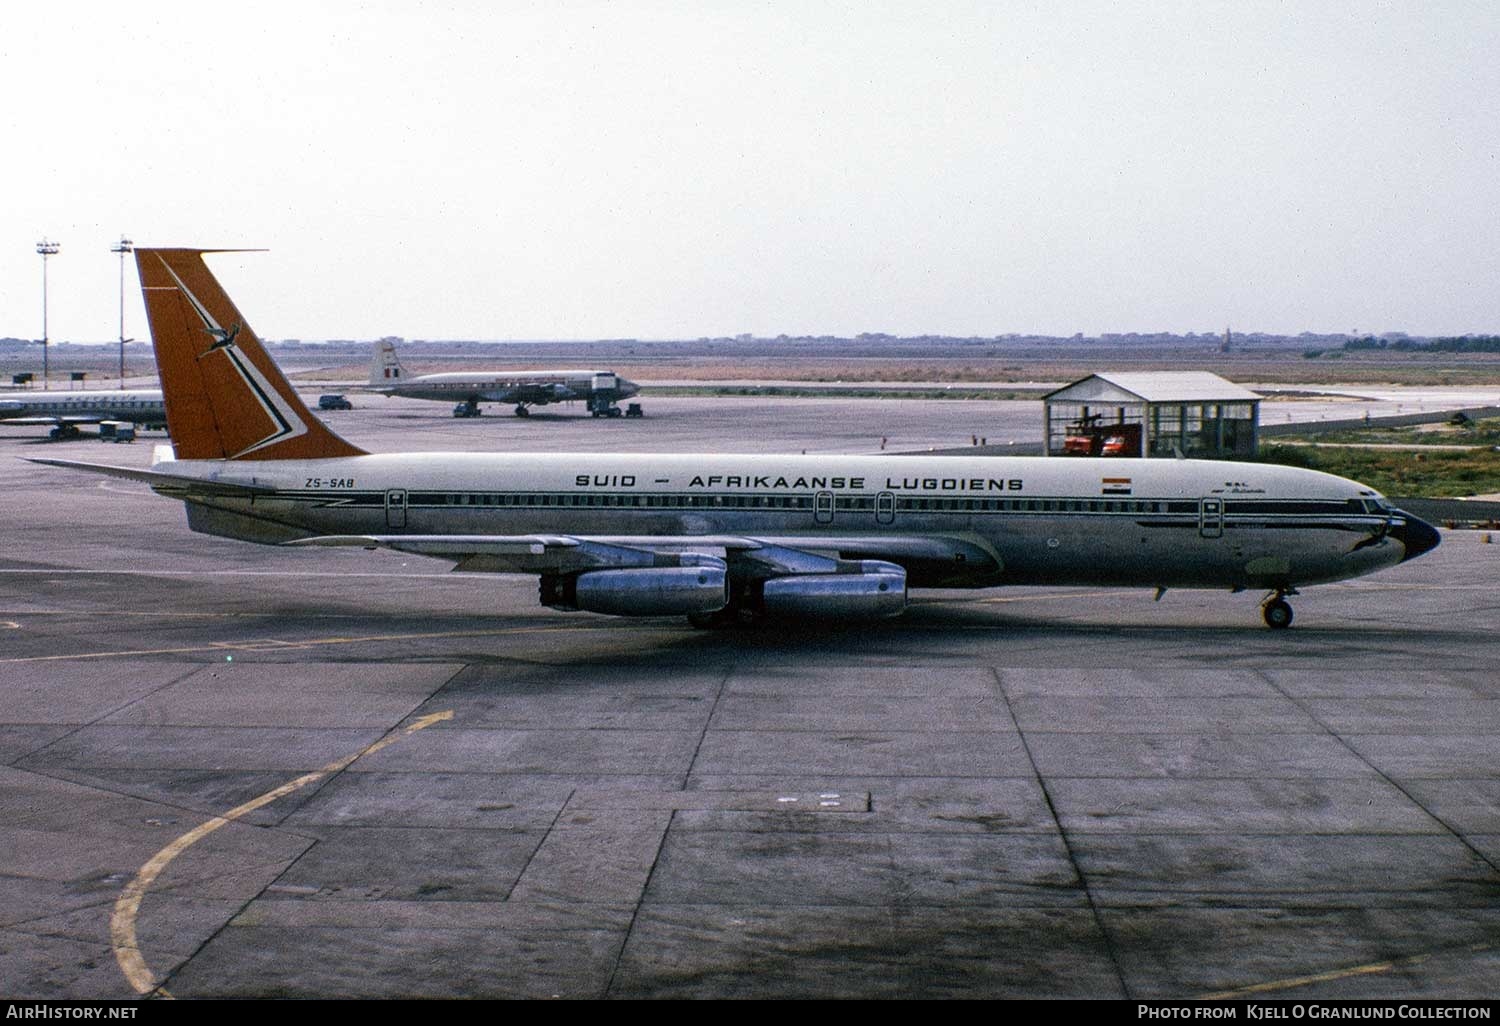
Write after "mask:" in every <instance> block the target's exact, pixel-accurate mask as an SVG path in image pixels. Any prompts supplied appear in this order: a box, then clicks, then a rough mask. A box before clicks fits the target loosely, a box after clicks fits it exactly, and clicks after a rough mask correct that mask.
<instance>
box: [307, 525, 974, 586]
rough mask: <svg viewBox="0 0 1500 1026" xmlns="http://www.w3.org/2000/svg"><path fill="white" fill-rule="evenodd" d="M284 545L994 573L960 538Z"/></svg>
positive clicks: (496, 562) (745, 567)
mask: <svg viewBox="0 0 1500 1026" xmlns="http://www.w3.org/2000/svg"><path fill="white" fill-rule="evenodd" d="M287 544H289V545H319V546H334V547H350V546H354V547H359V548H366V549H377V548H383V549H393V550H395V551H397V552H410V553H413V554H416V555H422V556H433V557H436V558H439V559H451V560H453V561H454V562H455V563H457V566H455V567H454V569H455V570H458V571H465V572H479V573H543V574H567V573H579V572H582V571H584V570H595V569H602V568H606V567H612V568H625V567H648V566H676V565H680V564H682V563H683V561H684V559H685V558H686V559H691V558H692V557H693V556H713V557H716V558H719V559H725V560H727V561H729V563H730V564H731V566H738V567H739V568H740V571H739V572H741V573H743V574H745V575H747V576H750V577H777V576H781V575H785V574H817V573H830V572H833V570H834V569H835V565H836V563H837V562H838V561H839V560H841V559H843V560H847V559H879V560H886V561H888V562H893V563H898V564H902V565H907V566H923V567H944V566H947V567H955V568H961V573H962V575H964V576H968V575H973V574H981V575H983V574H992V573H998V572H999V569H1000V560H999V558H998V557H997V556H996V555H995V553H994V550H993V549H991V548H990V547H989V546H988V545H985V544H984V543H983V542H981V541H980V540H979V539H977V538H971V537H965V536H960V535H936V536H929V535H900V534H896V535H837V536H834V535H778V536H770V537H754V538H750V537H745V536H742V535H589V536H575V535H542V534H535V535H531V534H528V535H441V534H440V535H433V534H427V535H424V534H371V535H320V536H318V537H313V538H299V539H297V540H295V541H292V542H288V543H287Z"/></svg>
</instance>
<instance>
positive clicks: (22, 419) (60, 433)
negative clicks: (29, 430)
mask: <svg viewBox="0 0 1500 1026" xmlns="http://www.w3.org/2000/svg"><path fill="white" fill-rule="evenodd" d="M106 420H123V421H129V422H130V423H132V424H140V425H141V426H143V427H148V428H150V427H166V426H167V411H166V407H165V406H164V405H163V402H162V394H161V390H160V389H157V388H141V389H128V390H125V391H94V392H84V391H78V392H0V421H6V422H8V423H11V424H47V425H50V426H51V427H52V431H51V436H52V438H53V439H63V438H77V437H78V435H79V434H80V432H79V430H78V426H79V425H80V424H99V423H102V422H104V421H106Z"/></svg>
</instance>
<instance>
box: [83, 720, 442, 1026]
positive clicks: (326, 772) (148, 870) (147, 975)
mask: <svg viewBox="0 0 1500 1026" xmlns="http://www.w3.org/2000/svg"><path fill="white" fill-rule="evenodd" d="M452 718H453V710H451V709H448V710H445V711H443V712H439V713H431V714H429V715H427V716H423V717H421V718H419V719H417V720H415V721H413V722H411V723H409V724H407V725H406V726H405V727H403V728H400V729H392V730H390V731H388V732H387V733H386V735H385V736H384V737H382V738H380V739H379V740H377V741H375V742H374V743H372V744H369V745H366V746H365V747H364V748H361V749H360V750H359V751H357V752H354V753H352V754H350V755H346V756H344V757H342V758H340V759H335V760H334V761H333V762H330V763H328V764H327V765H326V766H324V767H323V768H321V769H318V770H314V771H313V772H311V773H304V774H303V775H302V776H300V777H297V778H295V779H293V780H290V781H288V782H287V783H285V784H282V785H281V786H280V787H276V788H273V789H271V790H270V791H267V792H266V793H265V794H263V795H261V796H260V797H258V798H252V799H251V800H250V801H248V802H245V803H244V804H242V805H237V806H235V807H234V808H233V809H230V810H229V811H228V812H226V813H224V814H223V815H222V816H215V817H213V818H212V819H209V820H206V821H205V822H203V823H200V824H198V826H196V827H194V828H193V829H192V830H189V831H188V832H187V833H185V834H183V835H182V836H180V837H178V838H177V839H176V840H175V841H173V842H172V843H170V844H168V845H167V846H166V847H165V848H163V849H161V850H160V851H158V852H157V853H156V854H155V855H153V856H152V857H151V858H150V859H149V860H148V861H147V862H146V864H145V865H143V866H142V867H141V868H140V869H139V870H138V871H137V872H136V875H135V876H134V877H132V878H131V880H130V882H129V883H127V884H126V885H125V889H124V890H123V891H121V892H120V897H119V898H118V899H116V901H115V905H114V913H113V915H112V916H111V917H110V922H109V938H110V945H111V947H112V948H113V949H114V953H115V961H116V962H117V963H119V966H120V971H121V972H122V973H124V974H125V979H126V981H127V982H128V983H129V984H130V986H131V987H132V988H133V989H134V990H135V992H136V993H137V994H140V995H142V996H147V997H150V996H160V997H165V998H170V997H171V996H172V995H171V994H170V993H168V992H167V990H166V988H165V987H164V986H160V985H158V984H157V982H156V977H155V976H154V975H153V974H152V972H151V970H150V968H149V967H148V966H147V965H146V960H145V957H144V956H143V955H142V954H141V948H140V942H139V939H138V937H137V935H136V929H135V924H136V920H137V918H138V917H139V915H140V909H141V902H142V900H144V898H145V897H146V892H147V891H148V890H150V888H151V884H152V883H154V882H155V881H156V879H157V877H159V876H161V874H162V873H163V872H164V871H165V870H166V868H167V866H169V865H171V863H172V861H173V860H174V859H176V858H177V856H179V855H181V854H182V853H183V852H185V851H187V850H188V848H190V847H192V846H193V845H194V844H196V843H198V842H199V841H201V840H202V839H203V838H205V837H207V836H208V835H209V834H211V833H213V832H214V831H215V830H218V829H219V828H220V827H223V826H228V825H229V824H230V823H232V822H234V821H235V820H237V819H240V818H242V817H243V816H246V815H248V814H249V813H251V812H254V811H255V810H256V809H259V808H262V807H264V806H266V805H270V804H271V803H272V802H274V801H276V800H277V799H279V798H284V797H286V796H287V795H289V794H292V793H293V792H295V791H299V790H301V789H302V788H304V787H306V786H307V785H308V784H312V783H316V782H317V781H319V780H322V779H323V778H324V777H327V776H331V775H333V774H335V773H339V772H342V771H343V770H345V769H348V768H349V766H351V765H352V764H353V763H355V762H357V761H358V760H359V759H361V758H363V757H365V756H367V755H374V754H375V753H376V752H378V751H380V750H381V749H383V748H387V747H389V746H391V745H393V744H395V743H396V742H397V741H400V740H401V739H403V738H405V737H409V736H411V735H412V734H415V733H416V732H417V731H419V730H424V729H425V728H427V727H430V726H432V725H433V724H435V723H441V722H444V721H445V720H451V719H452Z"/></svg>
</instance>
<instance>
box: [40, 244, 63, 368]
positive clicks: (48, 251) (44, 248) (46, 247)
mask: <svg viewBox="0 0 1500 1026" xmlns="http://www.w3.org/2000/svg"><path fill="white" fill-rule="evenodd" d="M60 249H62V245H61V244H60V243H56V242H49V241H48V240H47V239H46V238H45V237H43V239H42V241H41V242H38V243H37V244H36V251H37V252H38V253H40V254H41V255H42V387H43V388H50V387H51V386H50V385H49V384H48V383H47V258H48V257H49V256H54V255H56V253H57V251H58V250H60Z"/></svg>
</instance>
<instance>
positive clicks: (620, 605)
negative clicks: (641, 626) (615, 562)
mask: <svg viewBox="0 0 1500 1026" xmlns="http://www.w3.org/2000/svg"><path fill="white" fill-rule="evenodd" d="M541 597H542V605H544V606H551V607H552V608H554V609H584V610H587V611H589V612H591V613H608V614H609V615H611V616H690V615H693V614H698V613H715V612H718V611H719V610H720V609H723V608H724V607H725V606H726V605H728V603H729V579H728V572H727V571H726V569H725V566H724V562H723V560H718V559H713V560H708V559H705V560H703V561H702V564H701V565H698V566H662V567H633V568H629V569H622V570H589V571H587V572H585V573H581V574H578V575H577V576H576V577H543V578H542V592H541Z"/></svg>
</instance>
